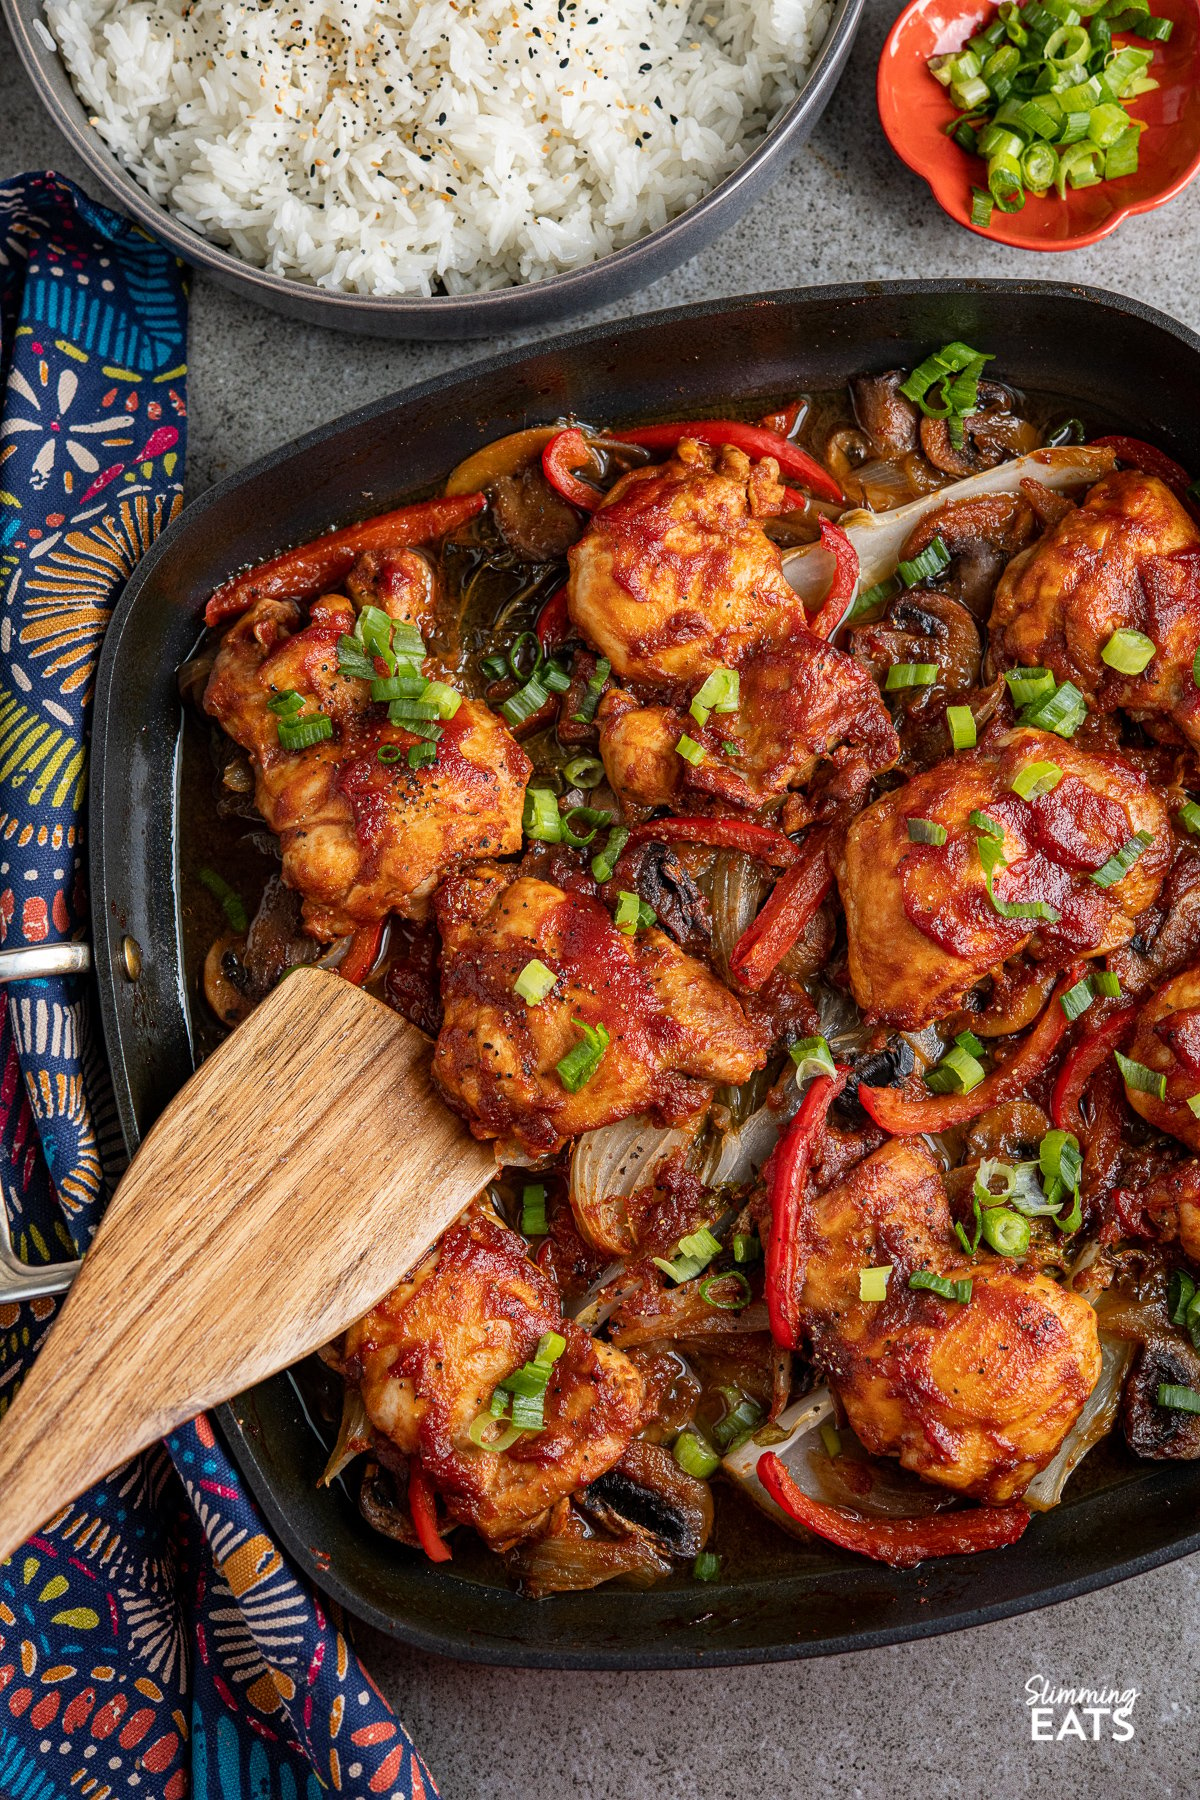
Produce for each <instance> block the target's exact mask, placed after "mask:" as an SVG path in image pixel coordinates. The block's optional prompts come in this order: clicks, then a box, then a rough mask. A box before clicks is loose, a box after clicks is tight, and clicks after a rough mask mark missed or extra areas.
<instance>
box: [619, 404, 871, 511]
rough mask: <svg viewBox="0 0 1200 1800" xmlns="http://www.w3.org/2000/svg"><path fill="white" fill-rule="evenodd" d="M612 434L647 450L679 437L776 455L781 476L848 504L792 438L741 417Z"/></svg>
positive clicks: (667, 444) (663, 446) (668, 444)
mask: <svg viewBox="0 0 1200 1800" xmlns="http://www.w3.org/2000/svg"><path fill="white" fill-rule="evenodd" d="M612 435H613V437H614V438H617V439H619V440H620V442H621V443H622V444H641V445H642V446H643V448H644V449H647V450H673V449H674V448H675V446H676V444H677V443H678V442H679V440H680V438H695V439H696V442H697V443H699V444H712V445H716V446H720V445H721V444H732V446H733V448H734V449H735V450H744V451H745V452H746V455H747V456H749V457H753V459H754V461H755V462H760V461H761V460H762V458H763V457H764V456H773V457H774V458H775V461H776V462H777V463H778V464H779V473H780V474H781V475H788V476H790V477H791V479H792V480H793V481H802V482H804V483H805V485H806V486H807V487H810V488H811V489H812V491H813V493H814V494H819V495H820V496H821V498H822V500H836V501H839V502H841V503H842V504H845V499H846V496H845V494H843V492H842V490H841V488H840V487H839V486H838V484H837V482H836V481H835V480H834V479H833V476H832V475H831V474H830V473H829V470H828V469H823V468H822V467H821V464H820V463H819V462H817V461H815V459H814V458H813V457H811V456H809V454H808V452H807V451H806V450H801V448H800V446H799V445H798V444H793V443H792V442H791V440H790V439H789V438H785V437H780V435H779V433H778V432H777V431H764V429H763V427H762V426H761V425H744V424H742V423H741V421H740V420H738V419H686V420H684V421H683V423H682V424H679V425H639V426H638V428H637V430H636V431H614V432H613V434H612Z"/></svg>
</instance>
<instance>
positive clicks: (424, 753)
mask: <svg viewBox="0 0 1200 1800" xmlns="http://www.w3.org/2000/svg"><path fill="white" fill-rule="evenodd" d="M436 761H437V745H436V744H413V745H412V747H411V748H410V750H409V752H408V766H409V768H410V769H425V768H428V766H429V764H430V763H432V762H436Z"/></svg>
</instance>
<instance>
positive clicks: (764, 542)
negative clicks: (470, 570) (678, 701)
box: [568, 438, 804, 687]
mask: <svg viewBox="0 0 1200 1800" xmlns="http://www.w3.org/2000/svg"><path fill="white" fill-rule="evenodd" d="M782 504H783V489H782V488H781V487H780V485H779V482H778V481H777V479H776V468H775V464H774V463H773V462H770V461H769V460H768V461H767V462H762V463H756V464H754V465H753V466H752V465H751V463H750V460H749V458H748V457H747V456H745V455H744V454H743V453H742V452H741V451H740V450H733V449H729V448H725V449H722V450H720V451H711V450H707V449H705V448H704V446H703V445H700V444H697V443H694V442H693V441H692V440H691V439H688V438H685V439H684V440H683V441H682V442H681V443H680V445H679V447H678V449H677V451H676V453H675V455H674V456H673V457H672V458H671V460H670V461H669V462H665V463H661V464H658V465H657V466H655V467H652V468H647V469H635V470H633V472H632V473H631V474H629V475H625V476H623V477H622V479H621V480H620V481H618V482H617V484H616V486H615V487H614V488H613V489H612V490H611V492H610V493H609V494H607V495H606V497H605V500H604V503H603V505H602V506H601V507H600V508H599V509H598V510H597V512H596V513H595V514H594V515H593V517H592V522H591V524H590V525H589V526H588V528H587V530H586V531H585V532H584V534H583V536H582V537H581V538H580V540H579V542H578V543H577V544H576V545H575V546H574V548H573V549H572V551H571V553H570V563H571V579H570V587H569V589H568V607H569V610H570V615H571V619H572V622H573V623H574V624H575V625H576V626H577V628H578V629H579V631H580V632H582V634H583V636H584V637H585V638H586V639H587V640H588V642H589V643H591V644H594V645H595V646H596V648H597V649H598V650H599V651H600V654H601V655H602V656H605V657H607V658H608V660H609V662H610V663H611V664H612V668H613V673H614V674H615V675H616V676H617V677H618V678H619V679H620V680H621V681H633V682H639V683H642V684H644V685H646V686H648V687H657V686H662V685H664V684H666V685H679V684H683V685H687V684H689V683H695V684H699V683H700V682H701V681H703V679H704V677H705V675H706V674H707V673H708V671H709V670H710V669H714V668H717V667H718V666H720V665H722V664H724V665H726V666H729V667H732V666H733V665H734V664H736V662H737V660H738V657H739V655H740V653H741V652H742V650H744V649H745V648H746V647H747V646H749V645H751V644H754V643H757V642H758V641H759V640H760V639H761V638H762V637H763V636H765V635H767V634H768V633H769V632H771V631H772V630H773V629H775V628H776V627H777V626H778V625H780V624H781V623H782V624H783V625H784V626H786V625H787V624H789V623H792V622H794V621H796V620H800V621H801V622H802V621H803V618H804V609H803V607H802V605H801V603H800V601H799V599H798V598H797V596H796V594H795V593H794V592H793V590H792V588H791V587H790V586H789V585H788V582H787V580H786V578H785V576H784V573H783V560H782V558H781V556H780V553H779V549H778V547H777V546H776V545H775V544H773V543H772V542H771V540H770V538H769V537H768V536H767V534H766V532H765V531H764V530H763V528H762V526H761V525H760V524H759V520H760V518H763V517H769V516H770V515H771V514H773V513H777V512H779V511H780V510H781V507H782Z"/></svg>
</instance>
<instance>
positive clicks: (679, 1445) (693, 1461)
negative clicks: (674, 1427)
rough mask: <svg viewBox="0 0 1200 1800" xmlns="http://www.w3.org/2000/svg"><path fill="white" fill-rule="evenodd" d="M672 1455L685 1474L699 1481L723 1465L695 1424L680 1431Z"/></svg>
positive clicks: (705, 1479)
mask: <svg viewBox="0 0 1200 1800" xmlns="http://www.w3.org/2000/svg"><path fill="white" fill-rule="evenodd" d="M672 1455H673V1456H674V1458H675V1461H676V1462H677V1463H678V1464H679V1467H680V1468H681V1469H682V1470H683V1472H684V1474H685V1475H691V1476H694V1477H695V1479H696V1480H697V1481H707V1480H708V1478H709V1476H710V1475H712V1474H714V1473H715V1472H716V1470H717V1469H719V1468H720V1466H721V1458H720V1457H719V1456H718V1455H717V1453H716V1451H715V1450H714V1449H713V1447H712V1445H711V1444H710V1443H708V1442H707V1441H706V1440H705V1439H704V1438H702V1437H701V1435H700V1433H699V1432H698V1431H697V1430H696V1429H695V1427H694V1426H689V1427H688V1428H687V1430H686V1431H681V1432H680V1434H679V1436H678V1437H677V1438H676V1439H675V1448H674V1450H673V1451H672Z"/></svg>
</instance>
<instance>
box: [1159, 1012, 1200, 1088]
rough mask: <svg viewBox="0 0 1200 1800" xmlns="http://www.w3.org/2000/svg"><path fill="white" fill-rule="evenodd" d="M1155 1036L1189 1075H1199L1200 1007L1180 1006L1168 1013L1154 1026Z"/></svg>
mask: <svg viewBox="0 0 1200 1800" xmlns="http://www.w3.org/2000/svg"><path fill="white" fill-rule="evenodd" d="M1154 1033H1155V1036H1156V1037H1160V1038H1161V1039H1162V1041H1163V1043H1164V1044H1166V1045H1168V1046H1169V1048H1170V1049H1171V1050H1172V1051H1173V1052H1174V1056H1175V1060H1176V1062H1177V1063H1178V1064H1179V1065H1180V1067H1181V1068H1184V1069H1186V1070H1187V1071H1188V1073H1189V1075H1200V1007H1181V1008H1180V1009H1179V1011H1178V1012H1173V1013H1168V1014H1167V1016H1166V1018H1165V1019H1159V1020H1158V1022H1157V1024H1156V1025H1155V1027H1154Z"/></svg>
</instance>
